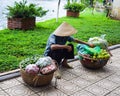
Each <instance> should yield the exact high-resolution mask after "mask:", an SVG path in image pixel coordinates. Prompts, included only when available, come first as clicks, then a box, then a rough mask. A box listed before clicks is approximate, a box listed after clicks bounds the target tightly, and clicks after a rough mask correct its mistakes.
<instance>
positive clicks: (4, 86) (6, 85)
mask: <svg viewBox="0 0 120 96" xmlns="http://www.w3.org/2000/svg"><path fill="white" fill-rule="evenodd" d="M19 84H21V83H20V82H19V81H17V80H16V79H10V80H6V81H3V82H0V87H1V88H2V89H7V88H10V87H13V86H16V85H19Z"/></svg>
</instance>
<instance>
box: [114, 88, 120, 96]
mask: <svg viewBox="0 0 120 96" xmlns="http://www.w3.org/2000/svg"><path fill="white" fill-rule="evenodd" d="M112 93H115V94H118V95H119V96H120V86H119V87H118V88H116V89H115V90H114V91H113V92H112Z"/></svg>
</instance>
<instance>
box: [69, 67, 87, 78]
mask: <svg viewBox="0 0 120 96" xmlns="http://www.w3.org/2000/svg"><path fill="white" fill-rule="evenodd" d="M68 72H70V73H72V74H75V75H77V76H80V75H82V74H84V73H85V71H83V70H81V68H80V67H77V68H74V69H71V70H70V69H69V70H68Z"/></svg>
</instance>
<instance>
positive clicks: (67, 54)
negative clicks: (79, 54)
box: [48, 44, 74, 64]
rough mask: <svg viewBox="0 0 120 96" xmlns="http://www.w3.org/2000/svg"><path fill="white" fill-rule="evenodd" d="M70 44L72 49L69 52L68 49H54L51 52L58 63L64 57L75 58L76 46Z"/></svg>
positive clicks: (50, 54)
mask: <svg viewBox="0 0 120 96" xmlns="http://www.w3.org/2000/svg"><path fill="white" fill-rule="evenodd" d="M68 46H71V47H72V51H70V52H68V50H67V49H58V50H52V51H50V52H49V54H48V56H50V57H51V58H52V59H54V60H56V61H57V62H58V64H60V62H61V61H62V59H73V58H74V47H73V45H72V44H68Z"/></svg>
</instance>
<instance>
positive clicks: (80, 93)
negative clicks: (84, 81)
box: [70, 90, 95, 96]
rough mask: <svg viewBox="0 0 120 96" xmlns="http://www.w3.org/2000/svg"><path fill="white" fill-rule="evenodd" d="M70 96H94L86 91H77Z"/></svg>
mask: <svg viewBox="0 0 120 96" xmlns="http://www.w3.org/2000/svg"><path fill="white" fill-rule="evenodd" d="M70 96H95V95H94V94H92V93H90V92H88V91H85V90H81V91H78V92H76V93H74V94H73V95H70Z"/></svg>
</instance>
